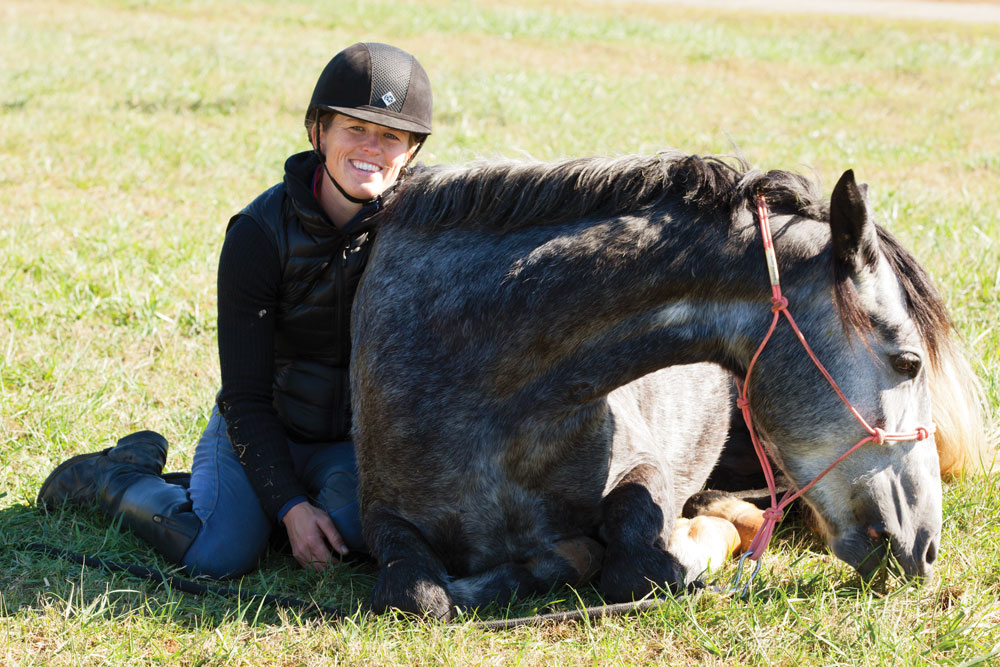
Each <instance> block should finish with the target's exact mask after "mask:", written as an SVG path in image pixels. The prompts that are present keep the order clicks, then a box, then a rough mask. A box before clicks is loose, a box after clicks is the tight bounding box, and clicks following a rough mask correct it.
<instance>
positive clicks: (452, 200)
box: [379, 151, 828, 231]
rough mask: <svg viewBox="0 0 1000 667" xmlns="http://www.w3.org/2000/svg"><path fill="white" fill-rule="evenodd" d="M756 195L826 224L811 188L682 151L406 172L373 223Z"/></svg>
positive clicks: (547, 218) (490, 223)
mask: <svg viewBox="0 0 1000 667" xmlns="http://www.w3.org/2000/svg"><path fill="white" fill-rule="evenodd" d="M758 191H761V192H764V193H765V195H766V196H767V199H768V203H769V205H770V206H772V207H773V208H774V210H776V211H779V212H782V213H791V214H798V215H807V216H809V217H817V216H820V219H828V213H827V212H826V207H827V205H826V203H825V202H823V200H822V199H821V198H820V197H819V194H818V192H817V191H816V188H815V184H813V183H812V182H811V181H809V180H807V179H805V178H803V177H802V176H800V175H798V174H794V173H791V172H784V171H771V172H767V173H766V174H765V173H763V172H761V171H759V170H756V169H750V168H749V166H748V165H747V163H746V161H745V160H743V159H742V158H738V157H731V158H722V157H701V156H698V155H687V154H684V153H681V152H679V151H663V152H660V153H656V154H654V155H627V156H623V157H615V158H607V157H585V158H572V159H567V160H560V161H557V162H551V163H545V162H533V161H515V160H501V161H480V162H474V163H472V164H470V165H468V166H464V167H420V168H417V169H414V170H411V173H409V174H407V176H406V178H405V179H404V180H403V182H402V183H401V185H400V187H399V188H397V191H396V193H395V194H394V195H393V196H392V197H391V198H390V199H389V201H388V202H387V205H386V207H385V209H384V211H383V212H382V213H381V214H380V215H379V218H380V224H401V225H406V226H409V227H417V228H426V229H429V230H432V231H439V230H444V229H453V228H457V227H464V228H467V229H479V230H494V231H508V230H512V229H517V228H521V227H528V226H534V225H555V224H560V223H564V222H568V221H572V220H581V219H586V218H591V219H593V218H598V217H602V216H618V215H630V214H637V213H641V212H644V211H648V210H650V209H655V208H659V207H664V206H683V207H686V208H688V209H690V212H692V213H695V214H696V215H699V216H702V215H705V214H709V213H720V212H723V213H725V214H726V217H727V218H728V213H729V212H731V211H733V210H734V209H735V208H736V207H738V206H740V205H742V204H743V203H744V202H745V201H746V200H747V197H748V196H751V195H752V194H754V193H756V192H758ZM525 193H530V196H525Z"/></svg>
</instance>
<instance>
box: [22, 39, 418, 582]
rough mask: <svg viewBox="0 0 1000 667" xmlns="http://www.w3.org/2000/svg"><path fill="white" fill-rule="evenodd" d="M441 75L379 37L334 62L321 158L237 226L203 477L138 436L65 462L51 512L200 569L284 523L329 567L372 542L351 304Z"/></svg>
mask: <svg viewBox="0 0 1000 667" xmlns="http://www.w3.org/2000/svg"><path fill="white" fill-rule="evenodd" d="M431 115H432V99H431V88H430V82H429V80H428V78H427V74H426V73H425V72H424V69H423V68H422V67H421V66H420V63H418V62H417V60H416V59H415V58H414V57H413V56H411V55H410V54H408V53H406V52H405V51H402V50H400V49H398V48H396V47H393V46H389V45H386V44H377V43H365V44H354V45H353V46H351V47H349V48H347V49H345V50H343V51H341V52H340V53H338V54H337V55H336V56H335V57H334V58H333V59H332V60H331V61H330V62H329V64H328V65H327V66H326V68H325V69H324V70H323V72H322V74H321V75H320V77H319V80H318V81H317V83H316V87H315V90H314V91H313V95H312V99H311V101H310V103H309V108H308V110H307V112H306V129H307V131H308V134H309V141H310V143H311V145H312V147H313V150H311V151H307V152H304V153H299V154H297V155H293V156H291V157H290V158H288V160H287V161H286V162H285V176H284V180H283V182H281V183H279V184H277V185H275V186H274V187H272V188H270V189H269V190H267V191H266V192H264V193H263V194H261V195H260V196H259V197H258V198H257V199H255V200H254V201H253V202H252V203H251V204H250V205H249V206H247V207H246V208H245V209H244V210H243V211H241V212H240V213H239V214H238V215H236V216H235V217H233V219H232V220H230V221H229V226H228V228H227V231H226V239H225V242H224V244H223V248H222V254H221V257H220V260H219V280H218V293H219V294H218V296H219V298H218V302H219V358H220V366H221V371H222V388H221V390H220V391H219V394H218V397H217V405H216V407H215V408H214V409H213V411H212V416H211V419H210V420H209V423H208V427H207V428H206V429H205V433H204V434H203V435H202V438H201V440H200V441H199V443H198V446H197V448H196V450H195V454H194V462H193V468H192V472H191V476H190V485H189V488H187V487H186V486H184V485H179V484H172V483H170V482H169V481H167V480H165V479H164V478H163V477H161V472H162V470H163V465H164V462H165V460H166V454H167V443H166V441H165V440H164V439H163V437H162V436H160V435H159V434H157V433H154V432H152V431H140V432H138V433H133V434H132V435H129V436H126V437H125V438H122V439H121V440H119V441H118V444H117V445H116V446H114V447H111V448H109V449H106V450H104V451H102V452H94V453H90V454H82V455H80V456H76V457H73V458H71V459H69V460H67V461H65V462H63V463H62V464H61V465H60V466H59V467H57V468H56V469H55V470H54V471H53V472H52V474H50V475H49V477H48V479H46V481H45V482H44V484H43V485H42V488H41V490H40V492H39V495H38V501H39V503H40V504H44V505H46V506H48V507H54V506H56V505H58V504H63V503H65V504H72V505H81V506H93V505H95V504H96V505H98V506H100V507H101V508H102V509H103V510H104V511H105V512H106V513H107V514H109V515H110V516H112V517H114V518H116V519H117V518H120V519H121V521H122V524H123V525H125V526H128V527H129V528H131V529H132V530H133V532H135V533H136V534H137V535H139V536H140V537H142V538H143V539H145V540H146V541H147V542H149V543H150V544H152V545H153V546H154V547H155V548H156V549H157V550H158V551H160V552H161V553H163V554H164V555H165V556H166V557H168V558H169V559H171V560H173V561H175V562H177V563H179V564H181V565H183V566H184V567H185V568H186V569H187V570H188V571H189V572H190V573H192V574H206V575H210V576H213V577H226V576H235V575H239V574H242V573H245V572H247V571H249V570H250V569H252V568H253V567H254V566H255V565H256V563H257V560H258V558H259V557H260V555H261V554H262V553H263V551H264V549H265V548H266V546H267V543H268V539H269V537H270V534H271V531H272V529H273V528H274V526H275V525H276V524H278V523H280V524H281V525H282V526H283V527H284V528H285V529H286V531H287V533H288V538H289V541H290V543H291V546H292V553H293V555H294V556H295V558H296V560H298V562H299V563H300V564H301V565H302V566H303V567H307V568H314V569H317V570H321V569H323V568H324V567H326V565H327V563H328V562H329V561H330V559H331V557H332V552H333V551H336V552H337V553H338V554H340V555H344V554H347V553H348V552H349V551H359V552H363V551H364V549H365V547H364V543H363V540H362V537H361V521H360V515H359V510H358V502H357V469H356V465H355V461H354V449H353V445H352V443H351V442H350V441H349V432H350V398H349V394H348V386H349V381H348V369H347V364H348V359H349V356H350V338H349V321H348V320H349V316H350V307H351V301H352V299H353V296H354V292H355V290H356V287H357V284H358V281H359V279H360V277H361V273H362V271H363V270H364V266H365V262H366V260H367V257H368V254H369V250H370V247H371V238H372V233H373V230H372V229H371V225H370V221H369V218H370V217H371V216H372V215H373V214H374V213H375V212H376V211H378V210H379V208H380V206H381V197H382V196H383V195H384V194H385V193H386V191H387V190H388V189H389V188H391V187H392V186H393V185H394V184H395V183H396V181H397V179H398V178H399V176H400V173H401V172H402V170H403V169H404V168H405V167H406V165H407V164H408V163H409V162H410V161H411V160H412V159H413V157H414V156H415V155H416V153H417V151H418V150H419V149H420V146H421V145H422V143H423V141H424V140H425V139H426V138H427V136H428V135H429V134H430V133H431Z"/></svg>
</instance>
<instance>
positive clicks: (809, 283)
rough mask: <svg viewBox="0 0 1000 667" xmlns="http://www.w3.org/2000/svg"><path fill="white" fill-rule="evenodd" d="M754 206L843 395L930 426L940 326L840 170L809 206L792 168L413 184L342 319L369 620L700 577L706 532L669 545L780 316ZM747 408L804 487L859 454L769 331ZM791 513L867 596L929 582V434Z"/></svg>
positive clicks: (481, 174) (485, 173)
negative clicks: (346, 326)
mask: <svg viewBox="0 0 1000 667" xmlns="http://www.w3.org/2000/svg"><path fill="white" fill-rule="evenodd" d="M758 193H760V194H763V195H764V197H765V200H766V202H767V205H768V207H769V208H770V210H771V215H772V221H771V226H772V229H773V230H774V246H775V249H776V251H777V255H778V261H779V264H780V270H781V275H782V284H783V285H784V289H785V295H786V296H787V297H788V299H789V302H790V303H791V308H792V310H793V311H794V313H795V318H796V320H797V322H798V324H799V326H800V328H801V329H802V331H803V332H804V335H805V337H806V338H807V339H808V341H809V343H810V344H811V345H812V347H813V349H814V350H815V352H816V353H817V355H818V356H819V358H820V359H821V361H822V363H823V364H824V365H825V366H826V368H827V369H828V370H829V371H830V373H831V374H832V375H833V377H835V378H836V379H837V382H838V383H839V384H840V387H841V389H842V390H843V391H844V393H845V395H846V397H847V398H848V399H849V400H850V402H851V403H852V404H853V405H854V406H856V408H857V409H858V411H859V412H860V414H861V415H862V416H863V418H864V419H865V420H866V421H867V422H868V423H869V424H871V425H873V426H877V427H879V428H882V429H885V430H886V431H907V430H913V429H914V428H916V427H929V425H930V424H931V397H930V392H929V388H928V374H929V372H931V369H933V368H935V367H936V365H938V364H941V363H943V362H942V360H943V359H945V358H947V351H948V350H949V346H950V345H951V343H950V340H949V337H948V336H949V325H948V319H947V316H946V314H945V311H944V308H943V306H942V303H941V301H940V299H939V297H938V296H937V294H936V293H935V291H934V290H933V288H932V287H931V286H930V283H929V281H928V279H927V277H926V275H925V274H924V272H923V271H922V270H921V269H920V267H919V266H918V265H917V264H916V263H915V262H914V260H913V258H912V257H911V256H910V255H909V254H908V253H907V252H906V251H905V250H904V249H903V248H902V247H901V246H900V245H899V244H898V243H897V242H896V241H895V240H894V239H893V238H892V237H891V236H890V235H889V234H888V233H887V232H885V231H884V230H882V229H880V228H878V227H877V226H876V225H875V224H874V222H873V219H872V211H871V207H870V205H869V202H868V198H867V188H866V187H865V186H863V185H858V184H856V183H855V181H854V178H853V174H852V173H851V172H847V173H846V174H844V176H843V177H842V178H841V180H840V182H839V183H838V184H837V186H836V188H835V189H834V191H833V195H832V197H831V199H830V200H829V202H827V201H826V200H824V199H822V198H821V197H820V196H819V195H818V193H817V192H816V190H815V186H814V185H813V184H811V183H810V182H808V181H806V180H805V179H803V178H802V177H800V176H798V175H795V174H791V173H788V172H780V171H773V172H768V173H766V174H765V173H761V172H759V171H753V170H748V169H747V168H746V167H745V165H742V164H739V165H736V166H732V165H731V164H730V163H727V162H724V161H721V160H718V159H713V158H699V157H696V156H686V155H682V154H676V153H665V154H660V155H655V156H649V157H625V158H618V159H603V158H590V159H576V160H568V161H564V162H559V163H554V164H535V163H528V164H525V163H512V162H501V163H486V164H480V165H475V166H471V167H466V168H435V169H425V170H420V171H417V172H416V173H414V174H412V175H410V176H409V178H408V179H407V181H406V182H405V183H404V185H403V186H402V187H401V189H400V190H399V192H398V193H397V195H396V196H395V197H394V199H393V200H392V201H391V202H390V203H389V205H388V206H387V208H386V210H385V211H384V214H383V216H382V220H381V222H380V226H379V232H378V239H377V242H376V246H375V248H374V250H373V255H372V257H371V261H370V264H369V267H368V269H367V272H366V275H365V278H364V281H363V283H362V285H361V287H360V289H359V293H358V295H357V298H356V301H355V309H354V314H353V319H352V327H353V339H354V340H355V341H356V343H355V347H354V350H353V357H352V362H351V368H352V386H351V389H352V395H353V402H354V406H353V407H354V414H355V416H356V422H355V442H356V446H357V452H358V462H359V467H360V470H361V486H360V497H361V505H362V516H363V523H364V533H365V539H366V541H367V544H368V545H369V547H370V549H371V552H372V555H373V556H374V557H375V558H376V560H377V561H378V563H379V566H380V568H379V575H378V579H377V582H376V585H375V587H374V590H373V592H372V606H373V608H374V609H375V610H376V611H383V610H386V609H389V608H397V609H401V610H404V611H408V612H416V613H427V614H431V615H433V616H436V617H440V618H450V617H452V616H453V615H454V614H455V611H456V609H462V608H475V607H479V606H481V605H485V604H487V603H490V602H493V601H497V602H501V603H502V602H504V601H505V600H507V599H509V598H510V596H511V595H512V594H513V593H514V592H515V591H516V592H517V593H518V594H522V595H523V594H528V593H533V592H543V591H546V590H548V589H550V588H551V587H553V586H557V585H561V584H566V583H569V584H579V583H581V582H582V581H585V580H586V579H587V578H589V577H591V576H593V575H595V574H596V573H597V572H598V571H599V580H598V588H599V590H600V591H601V593H602V594H603V595H604V596H605V598H606V599H608V600H611V601H629V600H633V599H638V598H641V597H643V596H645V595H647V594H648V593H649V592H650V591H651V590H653V589H655V588H656V587H668V588H670V589H672V590H681V589H683V588H685V587H686V586H688V585H689V584H691V583H692V582H693V581H694V580H695V579H696V578H697V577H698V576H699V575H700V574H701V573H702V571H703V570H704V569H705V566H706V565H707V563H706V562H705V561H706V560H708V558H709V557H708V556H706V555H704V554H702V555H700V556H699V555H698V554H697V553H696V550H694V549H687V550H685V549H684V548H683V547H684V543H685V540H687V539H688V538H690V537H691V534H692V532H693V533H695V535H697V534H699V533H704V532H708V531H706V530H704V528H705V522H704V521H702V520H697V521H700V523H697V524H688V525H686V526H684V527H683V529H682V531H681V532H680V533H679V535H675V528H677V526H678V519H677V517H678V516H679V515H680V513H681V508H682V506H683V505H684V503H685V501H687V500H688V499H689V498H690V497H691V496H692V495H693V494H695V493H696V492H698V491H699V489H701V488H702V486H703V483H704V482H705V480H706V478H707V476H708V475H709V473H710V472H711V470H712V468H713V466H714V465H715V463H716V460H717V459H718V458H719V455H720V452H721V450H722V447H723V443H724V441H725V438H726V433H727V431H728V426H729V417H730V405H731V394H732V386H733V382H732V377H733V376H734V375H735V376H737V377H742V376H743V375H744V374H745V372H746V370H747V368H748V366H749V364H750V361H751V356H752V355H753V353H754V351H755V349H756V346H757V344H758V343H759V342H760V340H761V339H762V337H763V336H764V333H765V331H766V330H767V327H768V325H769V323H770V320H771V317H772V312H771V304H770V300H769V299H770V292H769V289H768V273H767V268H766V267H765V262H764V259H763V252H762V250H761V246H760V243H761V241H760V235H759V232H758V231H757V227H756V220H755V205H754V201H755V199H756V196H757V194H758ZM748 387H749V392H750V396H751V407H750V410H751V413H752V415H753V418H754V421H755V424H756V427H757V429H758V432H759V434H760V436H761V438H762V440H763V442H764V443H765V446H766V448H767V450H768V453H769V455H770V456H771V458H772V459H773V460H774V461H775V462H776V463H777V464H778V465H779V466H780V468H781V470H782V472H783V473H784V474H785V475H786V476H787V478H788V479H789V480H790V482H791V483H792V484H794V485H797V486H801V485H803V484H804V483H806V482H808V481H809V480H811V479H812V478H814V477H815V476H816V475H817V473H818V472H819V471H821V470H823V469H824V468H825V467H826V466H827V465H828V464H830V463H831V462H832V461H834V460H835V459H836V458H837V457H838V456H839V455H840V454H842V453H843V452H844V451H846V449H847V448H848V447H849V446H850V445H852V444H853V443H855V442H857V441H858V440H860V439H861V438H863V437H864V436H865V435H866V433H865V432H864V430H863V429H862V427H861V426H860V425H859V422H858V421H857V420H856V419H855V417H854V416H852V415H851V414H850V412H849V411H848V410H847V409H846V408H845V406H844V404H843V403H842V402H841V400H840V399H839V398H838V397H837V396H836V395H835V394H834V393H833V392H832V391H831V390H830V388H829V386H828V385H827V384H826V383H825V382H824V381H823V379H822V377H821V376H820V374H819V372H818V371H817V370H816V369H815V367H814V366H813V365H812V362H811V361H810V360H809V358H808V357H807V356H806V355H805V354H804V353H803V352H802V350H801V348H800V345H799V342H798V340H797V339H796V337H795V335H794V334H793V333H792V332H791V331H790V330H789V329H788V328H787V327H784V328H782V327H779V328H778V329H777V331H776V332H775V334H774V337H773V338H772V341H771V343H770V344H769V347H768V348H767V350H766V352H765V353H764V354H763V355H761V357H760V359H759V360H758V361H757V365H756V366H755V369H754V371H753V373H752V374H751V377H750V378H749V385H748ZM804 498H805V501H806V502H807V503H808V505H809V507H810V508H811V509H812V510H813V511H814V512H815V514H816V516H817V517H818V518H819V519H818V527H819V529H820V531H821V532H822V534H823V536H824V537H825V539H826V541H827V542H828V543H829V545H830V547H831V548H832V550H833V552H834V553H835V554H836V555H837V556H838V557H839V558H840V559H842V560H843V561H845V562H847V563H848V564H850V565H852V566H854V567H855V568H857V569H858V570H859V571H860V572H861V573H862V574H863V575H870V574H871V573H872V571H873V570H874V569H875V568H876V561H877V560H878V559H873V558H869V555H870V554H871V553H872V552H873V551H877V550H879V549H883V550H886V551H888V552H890V553H891V554H892V555H893V556H894V557H895V559H896V560H897V561H898V562H899V563H900V565H901V566H902V569H903V571H904V572H905V573H906V575H908V576H913V577H919V576H926V575H928V574H929V573H930V572H931V570H932V564H933V562H934V560H935V557H936V553H937V548H938V540H939V537H940V530H941V482H940V475H939V458H938V454H937V452H936V451H935V442H934V438H933V437H930V438H928V439H925V440H922V441H909V442H901V443H895V444H891V445H890V444H882V445H877V444H874V443H869V444H868V445H865V446H864V447H862V448H861V449H859V450H858V451H856V452H855V453H853V454H852V455H851V456H850V457H848V458H847V459H845V460H844V461H843V462H842V463H841V464H839V465H838V466H837V468H835V469H834V470H833V472H831V473H830V474H828V475H827V476H826V477H824V478H823V479H822V480H820V482H819V483H817V484H816V485H815V486H814V487H812V488H811V489H810V490H809V491H808V493H806V495H805V496H804ZM735 511H736V512H737V513H738V512H739V511H741V510H739V509H737V510H735ZM732 512H733V510H731V509H730V510H726V511H723V512H722V513H723V514H732ZM684 531H686V534H685V532H684ZM725 540H728V544H726V546H724V547H723V548H722V551H726V550H730V549H732V548H733V545H734V544H735V542H736V541H738V538H737V537H734V536H733V535H732V533H730V535H729V537H728V538H724V540H723V541H725ZM692 554H694V555H693V556H692ZM713 558H716V559H717V558H719V556H714V557H713Z"/></svg>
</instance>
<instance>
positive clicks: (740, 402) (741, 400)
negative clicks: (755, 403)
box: [736, 396, 750, 410]
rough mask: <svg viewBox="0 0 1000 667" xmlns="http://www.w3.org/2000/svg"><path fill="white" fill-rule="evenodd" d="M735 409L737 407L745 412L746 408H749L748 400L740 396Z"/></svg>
mask: <svg viewBox="0 0 1000 667" xmlns="http://www.w3.org/2000/svg"><path fill="white" fill-rule="evenodd" d="M736 407H738V408H739V409H740V410H746V409H747V408H749V407H750V399H749V398H743V397H742V396H740V397H739V398H737V399H736Z"/></svg>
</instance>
